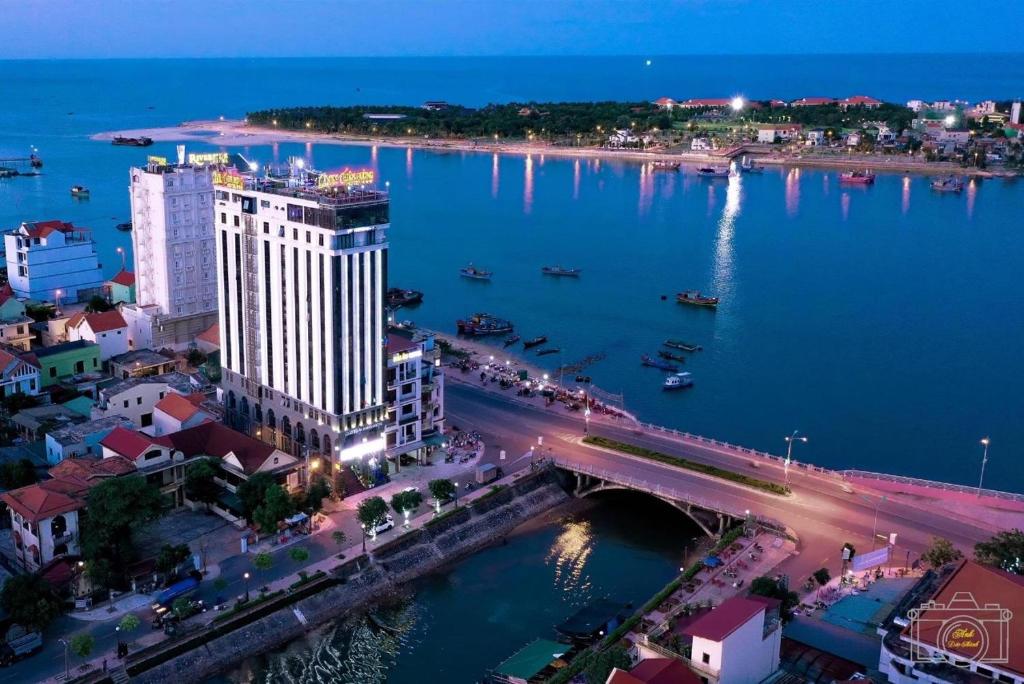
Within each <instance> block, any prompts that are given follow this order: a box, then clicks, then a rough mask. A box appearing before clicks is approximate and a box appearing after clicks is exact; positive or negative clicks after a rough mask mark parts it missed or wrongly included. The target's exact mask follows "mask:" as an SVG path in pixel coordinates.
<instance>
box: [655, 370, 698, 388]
mask: <svg viewBox="0 0 1024 684" xmlns="http://www.w3.org/2000/svg"><path fill="white" fill-rule="evenodd" d="M691 385H693V375H692V374H691V373H690V372H689V371H683V372H681V373H673V374H672V375H670V376H668V377H667V378H665V382H664V383H663V384H662V388H664V389H667V390H676V389H683V388H685V387H690V386H691Z"/></svg>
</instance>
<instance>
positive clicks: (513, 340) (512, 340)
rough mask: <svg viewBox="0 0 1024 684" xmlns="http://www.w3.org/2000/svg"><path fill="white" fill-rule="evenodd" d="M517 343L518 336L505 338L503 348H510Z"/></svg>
mask: <svg viewBox="0 0 1024 684" xmlns="http://www.w3.org/2000/svg"><path fill="white" fill-rule="evenodd" d="M518 341H519V335H509V336H508V337H506V338H505V346H506V347H511V346H512V345H513V344H515V343H516V342H518Z"/></svg>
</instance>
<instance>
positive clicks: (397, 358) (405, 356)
mask: <svg viewBox="0 0 1024 684" xmlns="http://www.w3.org/2000/svg"><path fill="white" fill-rule="evenodd" d="M421 356H423V351H422V350H420V349H412V350H410V351H404V352H398V353H397V354H395V355H394V356H392V357H391V362H392V363H405V362H406V361H412V360H413V359H418V358H420V357H421Z"/></svg>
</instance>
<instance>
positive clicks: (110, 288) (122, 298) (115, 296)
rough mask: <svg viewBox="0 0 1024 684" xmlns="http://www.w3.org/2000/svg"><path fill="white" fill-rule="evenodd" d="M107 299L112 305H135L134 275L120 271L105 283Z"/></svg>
mask: <svg viewBox="0 0 1024 684" xmlns="http://www.w3.org/2000/svg"><path fill="white" fill-rule="evenodd" d="M106 287H107V298H108V299H109V300H110V302H111V303H112V304H115V305H116V304H134V303H135V274H134V273H132V272H131V271H125V270H123V269H122V270H121V271H118V273H117V275H115V276H114V277H113V278H111V279H110V280H108V281H107V286H106Z"/></svg>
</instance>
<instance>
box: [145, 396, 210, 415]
mask: <svg viewBox="0 0 1024 684" xmlns="http://www.w3.org/2000/svg"><path fill="white" fill-rule="evenodd" d="M204 401H206V395H205V394H198V393H197V394H190V395H188V396H183V395H181V394H177V393H174V392H171V393H170V394H168V395H167V396H166V397H164V398H163V399H161V400H160V401H158V402H157V403H156V406H155V407H154V408H156V409H159V410H161V411H163V412H164V413H166V414H167V415H168V416H170V417H171V418H174V419H175V420H177V421H179V422H185V421H186V420H189V419H190V418H192V416H194V415H196V414H197V413H199V412H200V410H201V409H200V405H201V404H202V403H203V402H204Z"/></svg>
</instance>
